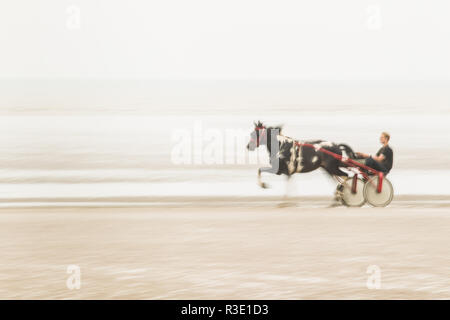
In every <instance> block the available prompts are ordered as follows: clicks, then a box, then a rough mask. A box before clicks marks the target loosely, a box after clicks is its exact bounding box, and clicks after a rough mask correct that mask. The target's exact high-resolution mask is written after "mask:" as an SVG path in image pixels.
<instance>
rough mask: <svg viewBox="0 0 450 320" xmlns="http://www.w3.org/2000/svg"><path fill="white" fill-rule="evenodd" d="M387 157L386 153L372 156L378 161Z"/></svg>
mask: <svg viewBox="0 0 450 320" xmlns="http://www.w3.org/2000/svg"><path fill="white" fill-rule="evenodd" d="M384 158H385V156H384V154H380V155H379V156H372V159H373V160H375V161H378V162H381V161H383V160H384Z"/></svg>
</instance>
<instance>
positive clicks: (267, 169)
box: [258, 167, 273, 189]
mask: <svg viewBox="0 0 450 320" xmlns="http://www.w3.org/2000/svg"><path fill="white" fill-rule="evenodd" d="M263 172H270V173H273V169H272V167H264V168H259V169H258V185H259V186H260V187H261V188H264V189H266V188H268V187H269V185H268V184H267V183H265V182H262V181H261V173H263Z"/></svg>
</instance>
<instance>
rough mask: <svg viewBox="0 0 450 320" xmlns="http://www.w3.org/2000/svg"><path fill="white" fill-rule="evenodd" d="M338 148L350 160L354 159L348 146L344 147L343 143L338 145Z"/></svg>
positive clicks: (354, 156)
mask: <svg viewBox="0 0 450 320" xmlns="http://www.w3.org/2000/svg"><path fill="white" fill-rule="evenodd" d="M338 147H339V149H340V150H341V151H344V152H345V153H346V154H347V157H349V158H350V159H355V158H356V155H355V153H354V152H353V149H352V148H350V147H349V146H348V145H346V144H345V143H340V144H338Z"/></svg>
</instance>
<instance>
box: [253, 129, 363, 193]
mask: <svg viewBox="0 0 450 320" xmlns="http://www.w3.org/2000/svg"><path fill="white" fill-rule="evenodd" d="M281 129H282V128H281V126H276V127H266V126H264V125H263V123H262V122H258V123H255V129H254V131H252V133H251V134H250V142H249V143H248V145H247V149H248V150H250V151H253V150H255V149H256V148H258V147H260V146H263V145H265V146H266V147H267V151H268V152H269V156H270V167H264V168H259V169H258V184H259V185H260V186H261V187H262V188H266V187H267V184H265V183H264V182H262V181H261V173H263V172H269V173H272V174H277V175H281V174H284V175H286V176H287V177H288V178H289V177H291V176H292V175H293V174H295V173H304V172H311V171H314V170H316V169H318V168H323V169H325V171H327V172H328V173H329V174H330V175H331V176H340V177H343V176H344V177H345V176H348V175H347V173H345V172H344V171H342V170H341V169H339V167H343V166H344V165H343V163H342V162H340V161H339V160H337V159H336V158H334V157H332V156H331V155H328V154H326V153H324V152H320V151H319V150H316V149H318V148H323V149H326V150H329V151H331V152H334V153H336V154H339V155H342V153H343V152H345V154H344V155H345V156H347V157H349V158H355V155H354V153H353V151H352V149H351V148H350V147H349V146H347V145H345V144H336V143H332V142H328V141H324V140H311V141H298V140H294V139H292V138H290V137H287V136H284V135H282V134H281ZM301 143H308V144H312V145H314V146H315V147H316V148H311V147H307V146H301V145H298V144H301Z"/></svg>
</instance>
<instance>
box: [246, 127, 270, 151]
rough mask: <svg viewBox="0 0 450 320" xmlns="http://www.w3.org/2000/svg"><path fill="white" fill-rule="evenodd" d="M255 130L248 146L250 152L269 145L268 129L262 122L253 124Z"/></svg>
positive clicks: (251, 134)
mask: <svg viewBox="0 0 450 320" xmlns="http://www.w3.org/2000/svg"><path fill="white" fill-rule="evenodd" d="M253 123H254V125H255V129H254V130H253V131H252V132H251V133H250V141H249V143H248V144H247V149H248V150H250V151H253V150H255V149H256V148H258V147H259V146H260V145H265V144H266V143H267V129H266V127H265V126H264V125H263V123H262V122H261V121H258V122H253Z"/></svg>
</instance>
